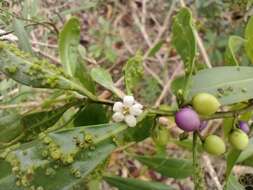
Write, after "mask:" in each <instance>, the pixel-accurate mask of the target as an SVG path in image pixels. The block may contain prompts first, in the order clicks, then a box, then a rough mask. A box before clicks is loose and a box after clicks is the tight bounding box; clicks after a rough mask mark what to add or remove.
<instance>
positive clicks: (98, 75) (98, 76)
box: [91, 67, 122, 97]
mask: <svg viewBox="0 0 253 190" xmlns="http://www.w3.org/2000/svg"><path fill="white" fill-rule="evenodd" d="M91 77H92V78H93V80H94V81H96V82H97V83H98V84H100V85H102V86H103V87H105V88H107V89H109V90H111V91H112V92H114V93H115V94H116V95H117V96H119V97H122V93H121V91H120V90H119V89H117V88H116V87H115V85H114V83H113V81H112V77H111V75H110V73H109V72H108V71H106V70H105V69H103V68H101V67H97V68H93V69H92V70H91Z"/></svg>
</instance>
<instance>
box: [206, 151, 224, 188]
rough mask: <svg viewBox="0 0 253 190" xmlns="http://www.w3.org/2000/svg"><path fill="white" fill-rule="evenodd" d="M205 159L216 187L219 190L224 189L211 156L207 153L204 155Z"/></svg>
mask: <svg viewBox="0 0 253 190" xmlns="http://www.w3.org/2000/svg"><path fill="white" fill-rule="evenodd" d="M203 159H204V163H205V166H206V167H207V171H208V173H209V174H210V176H211V177H212V179H213V182H214V183H215V185H216V188H217V189H218V190H222V185H221V183H220V181H219V179H218V176H217V174H216V172H215V170H214V168H213V166H212V163H211V161H210V159H209V157H208V156H206V155H204V156H203Z"/></svg>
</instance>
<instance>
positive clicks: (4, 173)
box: [0, 160, 22, 190]
mask: <svg viewBox="0 0 253 190" xmlns="http://www.w3.org/2000/svg"><path fill="white" fill-rule="evenodd" d="M0 171H1V173H0V184H1V187H0V188H1V189H3V190H4V189H6V190H8V189H9V190H22V189H21V188H19V187H17V186H16V181H15V177H14V176H13V175H11V172H12V171H11V166H10V164H9V163H8V162H6V161H3V160H0Z"/></svg>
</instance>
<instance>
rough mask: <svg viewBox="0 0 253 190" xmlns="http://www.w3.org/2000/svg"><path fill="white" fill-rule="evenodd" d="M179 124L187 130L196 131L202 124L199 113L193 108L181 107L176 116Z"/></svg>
mask: <svg viewBox="0 0 253 190" xmlns="http://www.w3.org/2000/svg"><path fill="white" fill-rule="evenodd" d="M175 121H176V124H177V126H178V127H179V128H180V129H182V130H184V131H187V132H190V131H196V130H198V129H199V126H200V119H199V116H198V114H197V113H196V112H195V111H194V110H192V109H191V108H182V109H180V110H179V111H178V112H177V113H176V116H175Z"/></svg>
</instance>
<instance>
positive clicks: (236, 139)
mask: <svg viewBox="0 0 253 190" xmlns="http://www.w3.org/2000/svg"><path fill="white" fill-rule="evenodd" d="M229 142H230V143H231V145H232V146H233V147H234V148H236V149H238V150H243V149H245V148H246V147H247V146H248V144H249V137H248V135H247V134H246V133H244V132H243V131H242V130H240V129H236V130H234V131H233V132H232V133H231V134H230V135H229Z"/></svg>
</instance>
